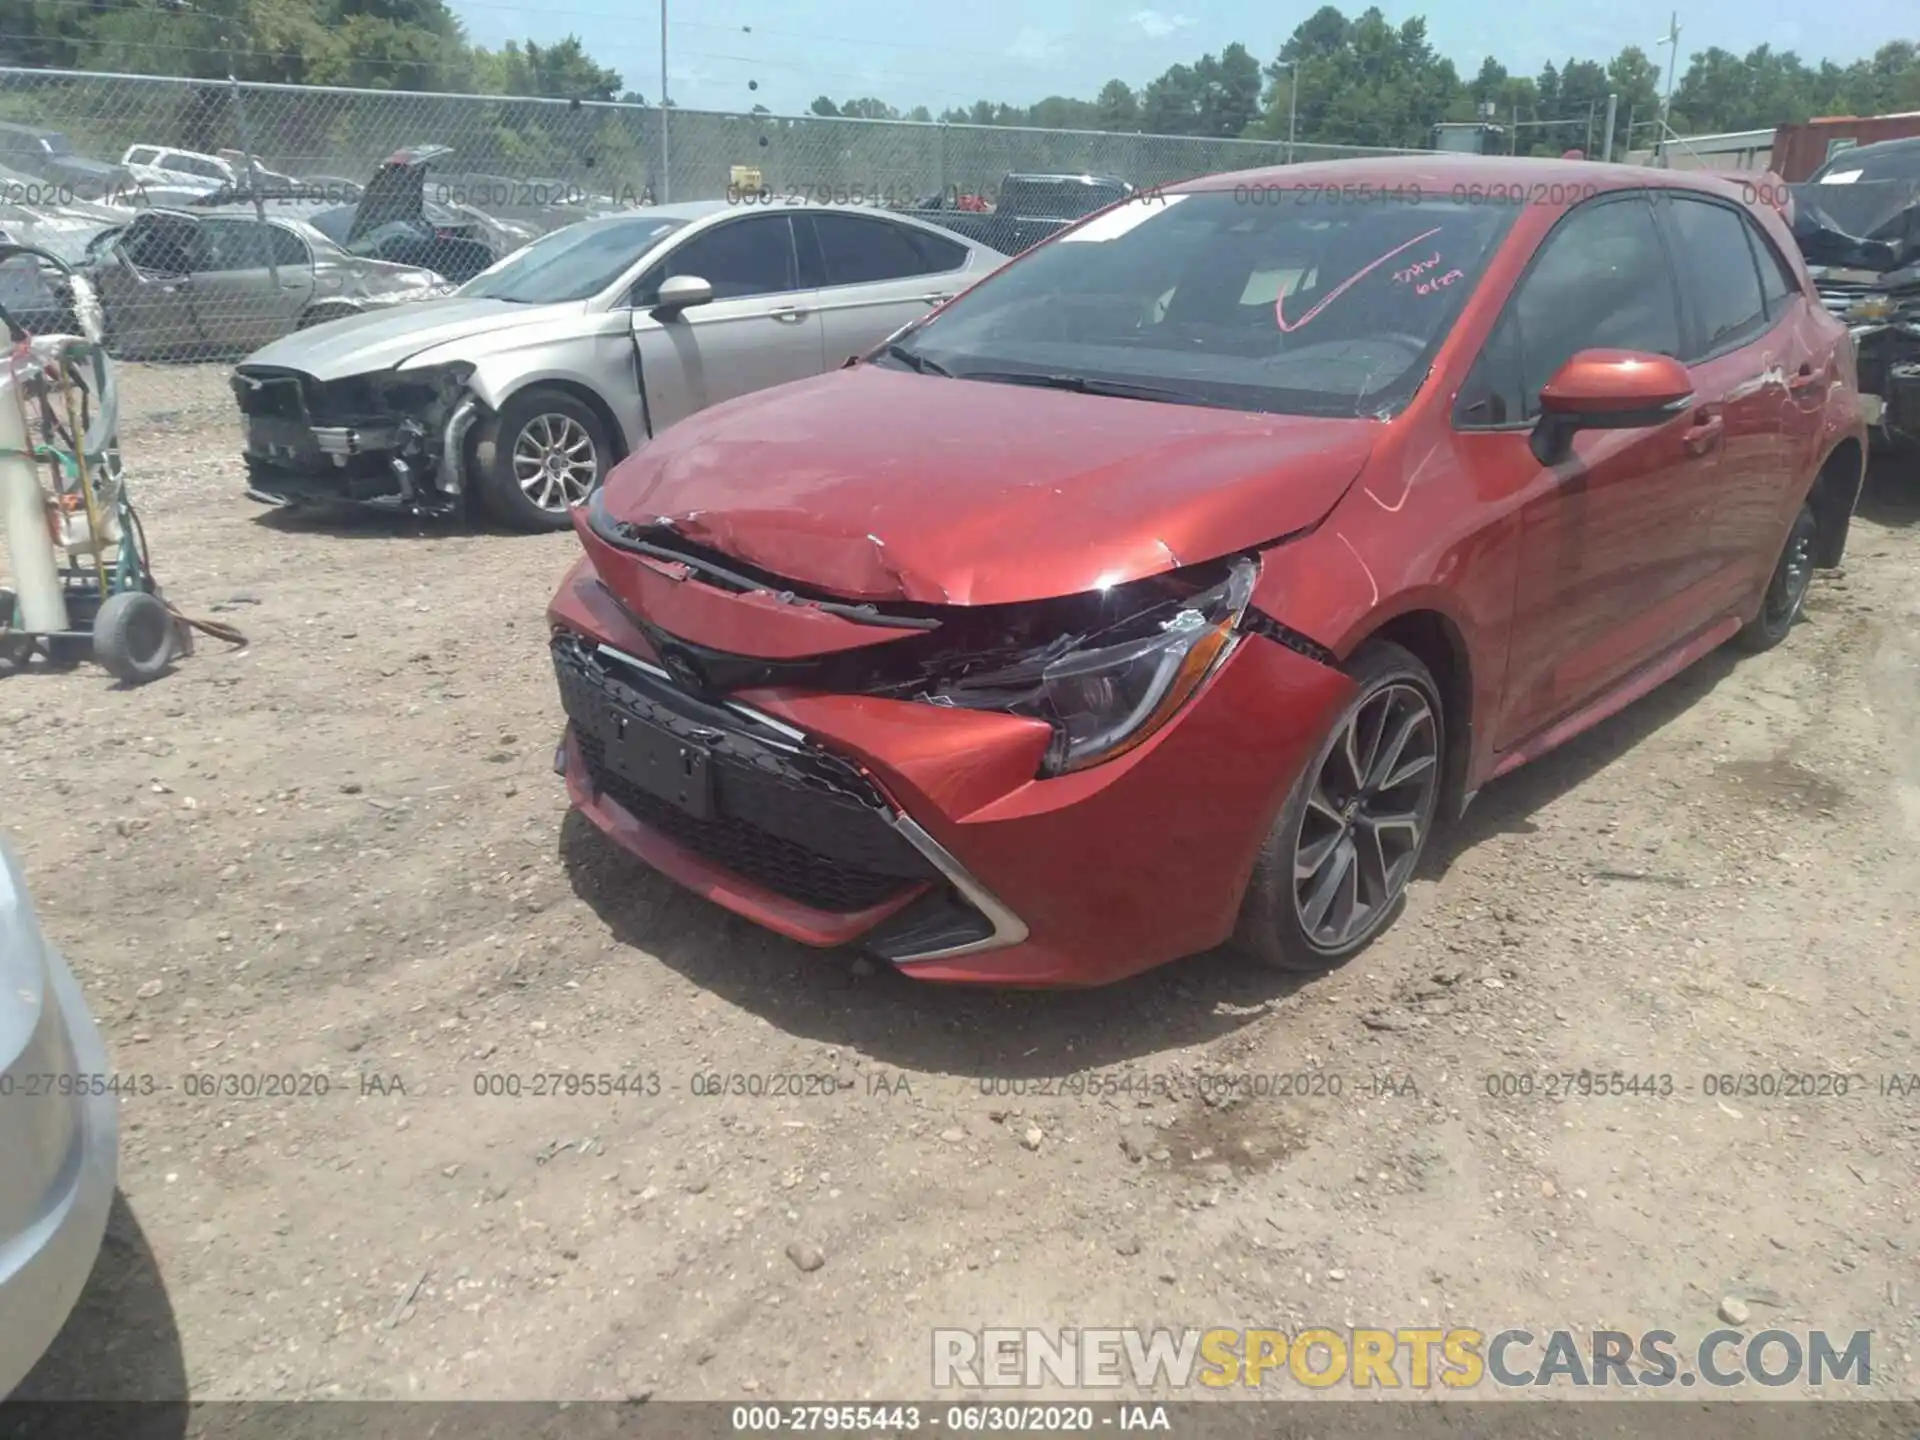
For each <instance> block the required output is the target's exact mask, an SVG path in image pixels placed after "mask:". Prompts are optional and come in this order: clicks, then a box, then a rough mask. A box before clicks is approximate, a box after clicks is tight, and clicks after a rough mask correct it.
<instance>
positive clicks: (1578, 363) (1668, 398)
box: [1532, 350, 1693, 465]
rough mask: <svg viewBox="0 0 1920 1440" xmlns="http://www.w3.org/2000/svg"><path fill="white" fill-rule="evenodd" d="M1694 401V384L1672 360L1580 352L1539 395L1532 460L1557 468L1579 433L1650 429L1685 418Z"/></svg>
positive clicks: (1621, 352)
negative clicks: (1537, 419)
mask: <svg viewBox="0 0 1920 1440" xmlns="http://www.w3.org/2000/svg"><path fill="white" fill-rule="evenodd" d="M1692 400H1693V379H1692V377H1691V376H1689V375H1688V374H1687V367H1686V366H1684V365H1682V364H1681V363H1680V362H1679V361H1678V360H1675V359H1674V358H1673V357H1672V356H1670V355H1648V354H1644V353H1642V352H1640V351H1637V350H1582V351H1581V352H1580V353H1579V354H1577V355H1575V356H1574V357H1573V358H1572V359H1571V360H1569V361H1567V363H1566V364H1564V365H1562V366H1561V367H1560V369H1559V370H1558V371H1557V372H1555V374H1554V377H1553V378H1552V379H1551V380H1549V381H1548V382H1547V383H1546V386H1545V388H1544V389H1542V390H1541V392H1540V420H1539V422H1538V423H1537V424H1536V425H1535V426H1534V428H1533V438H1532V447H1533V455H1534V458H1535V459H1536V460H1538V461H1539V462H1540V463H1541V464H1542V465H1557V464H1558V463H1559V462H1560V461H1562V460H1564V459H1566V458H1567V453H1568V451H1569V449H1570V448H1571V446H1572V443H1573V437H1574V435H1575V434H1576V433H1578V432H1579V431H1581V430H1649V429H1652V428H1653V427H1654V426H1656V425H1664V424H1666V422H1667V421H1669V420H1671V419H1673V418H1674V417H1675V416H1676V415H1680V414H1682V413H1684V412H1685V410H1686V408H1687V406H1688V404H1689V403H1690V402H1691V401H1692Z"/></svg>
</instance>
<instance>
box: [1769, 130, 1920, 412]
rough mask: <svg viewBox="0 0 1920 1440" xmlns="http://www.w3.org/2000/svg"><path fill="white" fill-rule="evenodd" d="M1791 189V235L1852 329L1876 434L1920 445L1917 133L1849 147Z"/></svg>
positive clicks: (1824, 297)
mask: <svg viewBox="0 0 1920 1440" xmlns="http://www.w3.org/2000/svg"><path fill="white" fill-rule="evenodd" d="M1791 191H1792V197H1793V234H1794V239H1795V240H1796V241H1797V242H1798V243H1799V246H1800V251H1801V254H1802V255H1804V256H1805V257H1806V260H1807V264H1808V267H1809V270H1810V272H1811V273H1812V276H1813V282H1814V286H1815V288H1816V289H1818V290H1819V292H1820V298H1821V300H1822V301H1823V302H1825V304H1826V306H1827V308H1828V310H1830V311H1832V313H1833V314H1835V315H1837V316H1838V317H1839V318H1840V319H1842V320H1844V321H1845V322H1846V324H1847V328H1848V329H1849V330H1850V331H1851V332H1852V335H1853V341H1854V346H1855V349H1856V351H1857V352H1858V356H1859V365H1860V390H1861V394H1862V396H1863V398H1865V399H1866V400H1867V402H1868V408H1869V417H1868V418H1869V419H1870V420H1871V421H1872V422H1873V425H1874V435H1875V438H1876V440H1877V441H1878V442H1879V443H1880V444H1881V445H1882V446H1883V447H1888V448H1900V449H1912V448H1914V447H1916V446H1920V138H1914V139H1909V140H1886V141H1882V142H1881V143H1880V144H1877V145H1861V146H1858V147H1856V148H1853V149H1848V150H1843V151H1841V152H1839V153H1838V154H1836V155H1835V156H1834V157H1833V158H1832V159H1831V160H1829V161H1827V163H1826V164H1824V165H1822V166H1821V167H1820V169H1819V170H1817V171H1816V172H1814V175H1813V178H1812V179H1810V180H1808V181H1807V182H1805V183H1804V184H1800V185H1795V186H1792V187H1791Z"/></svg>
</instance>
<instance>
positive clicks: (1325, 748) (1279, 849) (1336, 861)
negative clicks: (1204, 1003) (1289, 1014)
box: [1233, 641, 1446, 971]
mask: <svg viewBox="0 0 1920 1440" xmlns="http://www.w3.org/2000/svg"><path fill="white" fill-rule="evenodd" d="M1347 673H1348V675H1350V676H1351V677H1352V678H1353V680H1354V683H1355V684H1356V686H1357V687H1358V690H1357V693H1356V694H1355V695H1354V697H1353V699H1352V700H1351V701H1350V702H1349V703H1348V705H1347V707H1346V709H1345V710H1344V711H1342V712H1341V714H1340V717H1339V719H1337V720H1336V721H1335V722H1334V725H1333V729H1332V731H1331V732H1330V733H1329V734H1328V736H1327V738H1326V739H1325V740H1324V741H1323V742H1322V743H1321V746H1320V749H1319V751H1318V753H1317V754H1316V755H1315V756H1314V758H1313V760H1312V761H1311V762H1310V763H1309V764H1308V765H1307V766H1306V768H1305V769H1303V770H1302V771H1301V773H1300V777H1299V778H1298V779H1297V780H1296V781H1294V785H1293V790H1292V791H1291V793H1289V795H1288V796H1287V801H1286V804H1284V805H1283V806H1281V807H1280V815H1279V818H1278V819H1277V820H1275V821H1274V825H1273V829H1272V830H1271V831H1270V832H1269V833H1268V835H1267V839H1266V843H1265V844H1263V845H1262V846H1261V849H1260V856H1259V858H1258V860H1257V861H1256V862H1255V864H1254V870H1253V876H1252V878H1251V880H1249V882H1248V884H1247V894H1246V898H1245V900H1244V901H1243V902H1242V904H1241V909H1240V922H1239V925H1238V927H1237V928H1236V930H1235V932H1234V940H1233V943H1234V946H1235V948H1236V949H1239V950H1241V951H1242V952H1243V953H1245V954H1247V955H1249V956H1251V957H1252V958H1254V959H1256V960H1259V961H1260V962H1262V963H1263V964H1266V965H1270V966H1273V967H1274V968H1276V969H1280V970H1296V971H1313V970H1326V969H1330V968H1331V967H1333V966H1335V965H1338V964H1340V963H1341V962H1342V961H1343V960H1345V959H1347V958H1348V957H1349V956H1351V955H1353V954H1354V953H1355V952H1357V951H1359V950H1361V949H1362V948H1364V947H1365V946H1366V945H1367V943H1368V942H1369V941H1371V940H1372V939H1373V938H1374V936H1376V935H1378V934H1379V933H1380V932H1381V931H1382V930H1384V929H1386V928H1387V926H1388V925H1390V924H1391V923H1392V922H1393V918H1394V916H1395V915H1396V914H1398V913H1399V909H1400V902H1401V900H1402V898H1403V897H1404V896H1405V894H1406V888H1407V882H1408V881H1409V880H1411V879H1412V878H1413V872H1414V869H1415V867H1416V866H1418V865H1419V863H1420V856H1421V854H1422V853H1423V852H1424V851H1425V849H1426V844H1427V838H1428V836H1429V835H1430V834H1431V832H1432V830H1433V826H1434V822H1435V819H1436V817H1437V815H1438V812H1439V797H1440V765H1441V756H1442V755H1444V754H1445V753H1446V752H1445V748H1444V744H1445V738H1446V737H1445V722H1444V717H1443V714H1442V710H1441V706H1440V695H1439V690H1438V688H1437V687H1436V686H1435V684H1434V682H1433V676H1432V675H1430V674H1429V673H1428V672H1427V667H1426V666H1424V665H1422V664H1421V663H1420V661H1419V659H1418V658H1417V657H1415V656H1414V655H1413V654H1411V653H1410V652H1409V651H1407V650H1404V649H1402V648H1401V647H1400V646H1398V645H1394V644H1390V643H1388V642H1386V641H1374V642H1371V643H1369V644H1367V645H1366V646H1363V647H1362V648H1361V649H1360V651H1359V652H1357V653H1356V654H1355V656H1354V658H1353V660H1352V661H1351V662H1350V663H1349V664H1348V666H1347Z"/></svg>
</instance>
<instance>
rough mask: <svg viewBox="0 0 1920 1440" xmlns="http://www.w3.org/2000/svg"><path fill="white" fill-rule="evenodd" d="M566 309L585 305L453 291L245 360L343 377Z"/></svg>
mask: <svg viewBox="0 0 1920 1440" xmlns="http://www.w3.org/2000/svg"><path fill="white" fill-rule="evenodd" d="M407 268H410V267H407V266H397V267H395V270H396V273H397V272H398V271H399V270H404V269H407ZM561 308H564V309H567V310H569V311H576V310H578V309H579V308H580V307H579V306H577V305H571V306H565V307H559V306H553V305H516V304H514V303H513V302H512V301H509V300H464V299H462V298H460V297H459V296H457V295H449V296H447V297H445V298H443V299H438V300H422V301H419V302H418V303H417V304H409V305H402V306H398V307H396V308H393V309H387V310H377V311H373V312H371V313H369V314H365V315H349V316H347V317H346V318H345V319H342V320H329V321H328V322H327V323H326V324H324V325H315V326H314V327H313V328H312V329H310V330H296V331H294V333H293V334H291V335H287V336H284V337H282V338H281V339H279V340H275V341H274V342H273V343H272V344H271V345H268V346H266V347H265V348H263V349H260V350H256V351H254V353H253V354H251V355H249V356H248V357H247V358H246V361H245V362H244V363H246V364H248V365H273V366H278V367H282V368H285V369H288V370H299V371H303V372H305V373H306V374H308V375H311V376H313V377H314V378H315V379H317V380H339V379H343V378H344V377H346V376H349V375H365V374H368V373H370V372H372V371H375V370H387V369H391V368H392V367H393V366H395V365H398V364H400V363H401V362H402V361H403V360H407V359H410V358H411V357H413V356H415V355H418V354H419V353H420V352H421V351H423V350H430V349H432V348H433V347H434V346H436V345H445V344H448V343H449V342H451V341H457V340H467V339H474V338H479V337H483V336H484V337H486V338H487V339H488V340H489V341H491V340H492V338H493V337H494V336H495V335H496V334H498V332H500V331H501V330H506V329H518V328H519V327H520V326H523V325H538V324H541V323H542V322H544V321H549V320H551V319H553V316H554V311H555V310H556V309H561Z"/></svg>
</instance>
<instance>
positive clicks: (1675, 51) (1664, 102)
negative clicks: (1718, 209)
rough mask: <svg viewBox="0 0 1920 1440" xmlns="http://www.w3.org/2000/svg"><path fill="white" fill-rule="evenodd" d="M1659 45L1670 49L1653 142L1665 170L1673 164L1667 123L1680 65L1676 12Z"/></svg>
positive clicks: (1677, 16) (1669, 125) (1669, 129)
mask: <svg viewBox="0 0 1920 1440" xmlns="http://www.w3.org/2000/svg"><path fill="white" fill-rule="evenodd" d="M1660 43H1661V44H1663V45H1667V46H1671V47H1672V48H1671V49H1670V50H1669V51H1668V52H1667V93H1666V94H1665V95H1663V96H1662V97H1661V99H1660V138H1659V139H1658V140H1657V141H1655V142H1654V143H1655V144H1656V145H1658V146H1659V147H1660V148H1659V154H1660V161H1661V165H1662V168H1666V167H1669V166H1671V165H1672V164H1673V158H1672V157H1671V156H1670V155H1669V154H1668V153H1667V137H1668V136H1669V135H1671V134H1672V133H1673V127H1672V125H1671V124H1669V123H1668V121H1669V118H1670V116H1671V114H1672V112H1673V72H1674V71H1675V70H1676V69H1678V68H1679V65H1680V12H1679V11H1678V10H1675V11H1674V12H1673V18H1672V19H1671V20H1669V21H1668V22H1667V38H1666V39H1665V40H1663V41H1661V42H1660Z"/></svg>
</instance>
